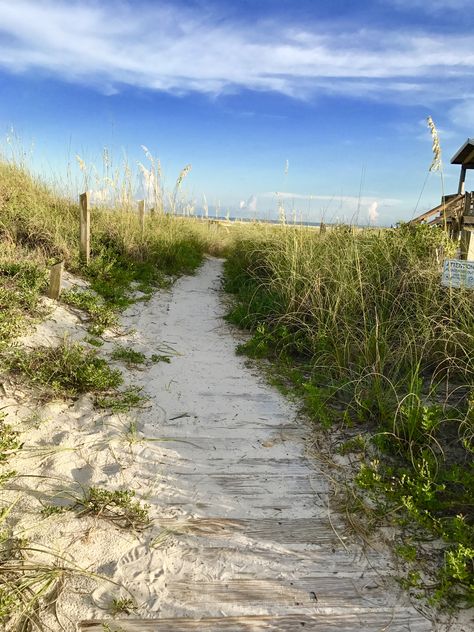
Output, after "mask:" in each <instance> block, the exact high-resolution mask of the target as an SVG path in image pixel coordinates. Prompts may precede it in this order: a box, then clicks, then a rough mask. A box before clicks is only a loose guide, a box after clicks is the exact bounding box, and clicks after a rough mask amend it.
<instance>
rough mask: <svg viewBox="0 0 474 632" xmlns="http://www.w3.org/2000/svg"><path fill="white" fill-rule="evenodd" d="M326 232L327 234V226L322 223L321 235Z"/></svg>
mask: <svg viewBox="0 0 474 632" xmlns="http://www.w3.org/2000/svg"><path fill="white" fill-rule="evenodd" d="M325 232H326V224H325V223H324V222H321V223H320V224H319V233H320V234H321V235H322V234H323V233H325Z"/></svg>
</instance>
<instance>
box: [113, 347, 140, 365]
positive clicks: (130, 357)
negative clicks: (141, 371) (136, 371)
mask: <svg viewBox="0 0 474 632" xmlns="http://www.w3.org/2000/svg"><path fill="white" fill-rule="evenodd" d="M111 357H112V360H120V361H122V362H124V363H125V364H127V365H135V364H144V363H145V362H146V355H145V354H144V353H142V352H141V351H135V350H134V349H131V348H130V347H122V346H119V347H116V348H115V349H114V350H113V351H112V355H111Z"/></svg>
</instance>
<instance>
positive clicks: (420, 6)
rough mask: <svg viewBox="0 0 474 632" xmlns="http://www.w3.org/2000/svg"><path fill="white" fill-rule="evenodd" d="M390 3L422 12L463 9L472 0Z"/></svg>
mask: <svg viewBox="0 0 474 632" xmlns="http://www.w3.org/2000/svg"><path fill="white" fill-rule="evenodd" d="M382 1H383V2H385V1H386V0H382ZM390 3H391V4H392V5H394V6H396V7H398V8H400V9H404V10H409V11H412V10H414V9H416V10H422V11H423V12H424V13H439V12H443V11H464V10H465V9H467V10H470V9H471V8H472V0H390Z"/></svg>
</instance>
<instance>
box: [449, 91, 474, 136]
mask: <svg viewBox="0 0 474 632" xmlns="http://www.w3.org/2000/svg"><path fill="white" fill-rule="evenodd" d="M449 115H450V118H451V120H452V121H453V123H454V124H455V125H458V126H459V127H462V128H464V129H468V130H471V133H470V134H469V135H470V136H474V95H473V96H471V98H470V99H469V100H465V101H461V103H458V104H457V105H455V106H454V107H453V108H451V110H450V113H449Z"/></svg>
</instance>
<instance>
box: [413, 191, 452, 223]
mask: <svg viewBox="0 0 474 632" xmlns="http://www.w3.org/2000/svg"><path fill="white" fill-rule="evenodd" d="M462 197H463V196H462V195H460V194H459V193H458V194H457V195H456V196H455V197H453V198H451V199H450V200H448V201H446V202H442V203H441V204H438V206H435V207H434V208H432V209H430V210H429V211H426V212H425V213H422V214H421V215H418V217H415V218H413V219H412V220H411V221H410V222H409V223H410V224H417V223H418V222H422V221H423V220H425V219H428V217H432V216H433V215H436V214H437V213H441V212H443V211H449V210H452V209H453V207H454V206H455V205H456V204H457V203H458V202H459V201H460V200H461V199H462Z"/></svg>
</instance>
